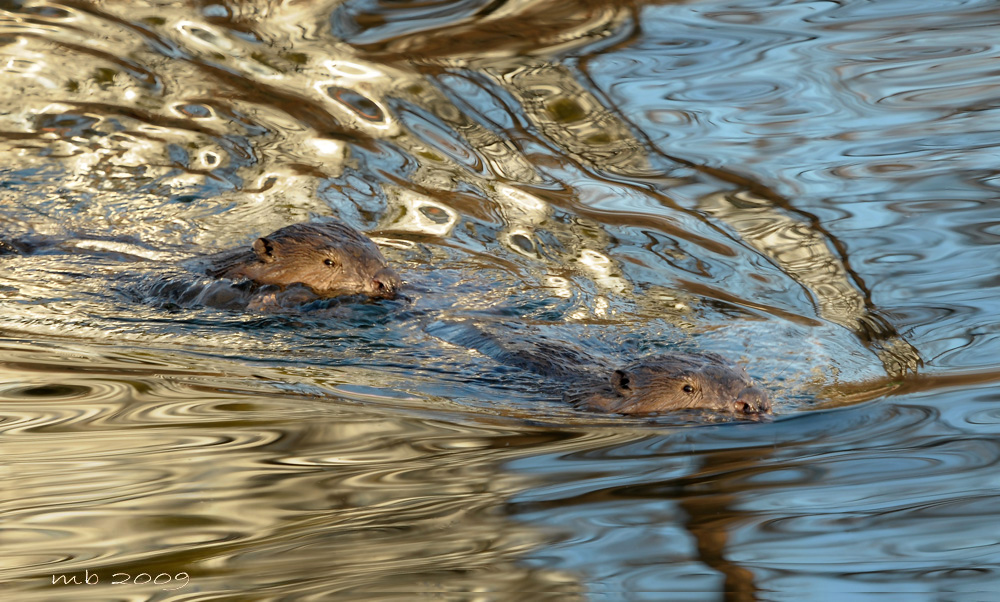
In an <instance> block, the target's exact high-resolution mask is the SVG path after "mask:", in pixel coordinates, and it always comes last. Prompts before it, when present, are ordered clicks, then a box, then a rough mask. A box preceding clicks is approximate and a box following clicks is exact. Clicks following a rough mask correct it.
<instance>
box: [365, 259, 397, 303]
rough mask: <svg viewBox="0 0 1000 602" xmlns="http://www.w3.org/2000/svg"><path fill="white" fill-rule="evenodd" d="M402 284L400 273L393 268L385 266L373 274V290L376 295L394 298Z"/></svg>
mask: <svg viewBox="0 0 1000 602" xmlns="http://www.w3.org/2000/svg"><path fill="white" fill-rule="evenodd" d="M402 284H403V282H402V280H400V279H399V275H398V274H396V272H395V271H393V269H392V268H388V267H385V268H382V269H381V270H379V271H377V272H375V275H374V276H372V281H371V289H372V290H371V292H372V295H373V296H376V297H382V298H385V299H394V298H395V297H396V293H397V292H399V287H400V286H402Z"/></svg>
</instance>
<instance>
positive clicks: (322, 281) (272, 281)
mask: <svg viewBox="0 0 1000 602" xmlns="http://www.w3.org/2000/svg"><path fill="white" fill-rule="evenodd" d="M208 274H209V275H210V276H212V277H215V278H229V279H233V280H237V279H241V278H246V279H249V280H252V281H254V282H256V283H257V284H263V285H275V286H279V287H282V288H284V287H286V286H290V285H293V284H301V285H304V286H306V287H308V288H310V289H311V290H312V291H313V292H314V293H316V294H317V295H319V296H321V297H338V296H342V295H366V296H368V297H377V298H393V297H395V296H396V292H397V291H398V290H399V287H400V284H401V281H400V279H399V276H398V275H397V274H396V272H395V271H394V270H393V269H392V268H390V267H389V266H388V264H387V263H386V260H385V257H383V256H382V253H381V252H380V251H379V250H378V247H377V246H375V243H373V242H372V241H371V240H370V239H369V238H368V237H367V236H365V235H364V234H362V233H361V232H358V231H357V230H355V229H354V228H352V227H350V226H348V225H346V224H342V223H339V222H324V223H318V224H293V225H291V226H286V227H284V228H281V229H280V230H277V231H275V232H273V233H272V234H269V235H267V236H264V237H261V238H258V239H257V240H255V241H254V243H253V245H252V247H251V250H250V252H244V253H241V254H236V255H229V256H227V257H226V260H225V261H223V262H221V263H220V264H216V265H215V266H214V267H213V268H210V269H209V270H208Z"/></svg>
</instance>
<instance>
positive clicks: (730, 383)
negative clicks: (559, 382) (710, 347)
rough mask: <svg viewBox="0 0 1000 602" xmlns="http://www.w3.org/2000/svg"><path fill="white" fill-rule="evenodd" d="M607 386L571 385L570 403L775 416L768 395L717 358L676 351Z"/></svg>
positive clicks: (618, 373) (626, 371)
mask: <svg viewBox="0 0 1000 602" xmlns="http://www.w3.org/2000/svg"><path fill="white" fill-rule="evenodd" d="M603 381H604V382H596V383H595V382H591V383H586V384H585V386H583V387H581V386H580V384H579V383H575V384H572V385H571V386H570V388H569V390H568V391H567V392H566V395H565V397H566V399H567V400H568V401H571V402H573V403H574V404H576V405H577V406H579V407H583V408H586V409H590V410H598V411H601V412H609V413H615V414H649V413H655V412H668V411H674V410H690V409H705V410H712V411H715V412H720V413H723V414H733V415H736V416H740V417H744V418H754V417H758V416H760V415H762V414H770V413H771V402H770V400H769V399H768V395H767V392H766V391H765V390H764V389H762V388H761V387H759V386H757V384H756V383H755V382H754V381H753V379H751V378H750V375H749V374H747V372H746V370H744V369H743V368H740V367H738V366H734V365H732V364H730V363H729V362H727V361H726V359H725V358H723V357H722V356H721V355H718V354H715V353H684V352H675V353H670V354H664V355H656V356H652V357H647V358H644V359H642V360H639V361H636V362H634V363H632V364H630V365H628V366H625V367H624V368H620V369H617V370H614V371H612V372H611V373H610V374H609V375H608V376H607V378H606V379H603Z"/></svg>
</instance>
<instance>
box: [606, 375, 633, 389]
mask: <svg viewBox="0 0 1000 602" xmlns="http://www.w3.org/2000/svg"><path fill="white" fill-rule="evenodd" d="M611 384H612V385H613V386H614V388H615V390H616V391H618V392H619V393H627V392H630V391H632V375H631V374H629V373H628V372H625V371H624V370H615V371H614V372H613V373H612V374H611Z"/></svg>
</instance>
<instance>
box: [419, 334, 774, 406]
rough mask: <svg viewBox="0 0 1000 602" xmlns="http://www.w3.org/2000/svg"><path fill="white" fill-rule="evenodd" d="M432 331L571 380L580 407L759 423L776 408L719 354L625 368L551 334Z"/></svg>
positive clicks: (568, 396) (662, 358)
mask: <svg viewBox="0 0 1000 602" xmlns="http://www.w3.org/2000/svg"><path fill="white" fill-rule="evenodd" d="M428 331H429V332H430V333H431V334H432V335H434V336H436V337H439V338H441V339H444V340H446V341H448V342H450V343H453V344H456V345H460V346H463V347H469V348H472V349H475V350H477V351H479V352H480V353H483V354H484V355H487V356H489V357H491V358H493V359H495V360H497V361H498V362H501V363H504V364H507V365H510V366H515V367H518V368H521V369H524V370H527V371H530V372H533V373H535V374H539V375H542V376H545V377H548V378H553V379H557V380H559V381H563V382H566V383H567V385H566V386H565V387H564V391H563V399H564V400H565V401H567V402H569V403H571V404H573V405H574V406H576V407H578V408H580V409H585V410H593V411H598V412H608V413H615V414H629V415H633V414H652V413H659V412H670V411H675V410H710V411H713V412H718V413H720V414H726V415H731V416H735V417H739V418H746V419H751V420H756V419H760V417H761V416H763V415H765V414H770V413H771V402H770V400H769V399H768V395H767V392H766V391H765V390H764V389H763V388H761V387H759V386H758V385H757V384H756V383H755V382H754V381H753V379H752V378H750V375H749V374H747V372H746V370H744V369H743V368H740V367H737V366H734V365H733V364H731V363H729V362H728V361H727V360H726V359H725V358H723V357H722V356H721V355H718V354H716V353H687V352H681V351H678V352H673V353H665V354H660V355H654V356H649V357H646V358H644V359H641V360H638V361H635V362H632V363H630V364H628V365H626V366H624V367H622V368H619V369H609V368H607V367H606V365H607V362H606V361H600V360H598V359H597V358H595V357H593V356H591V355H590V354H588V353H586V352H584V351H582V350H579V349H575V348H571V347H568V346H566V345H560V344H553V343H550V342H548V341H546V340H544V339H540V338H538V337H533V338H534V339H535V340H533V341H531V342H528V343H525V342H523V337H521V341H522V342H520V343H518V342H503V341H501V340H500V338H498V337H496V336H494V335H491V334H489V333H486V332H483V331H482V330H480V329H479V328H476V327H474V326H471V325H470V324H468V323H464V322H435V323H433V324H431V325H430V326H429V327H428Z"/></svg>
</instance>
